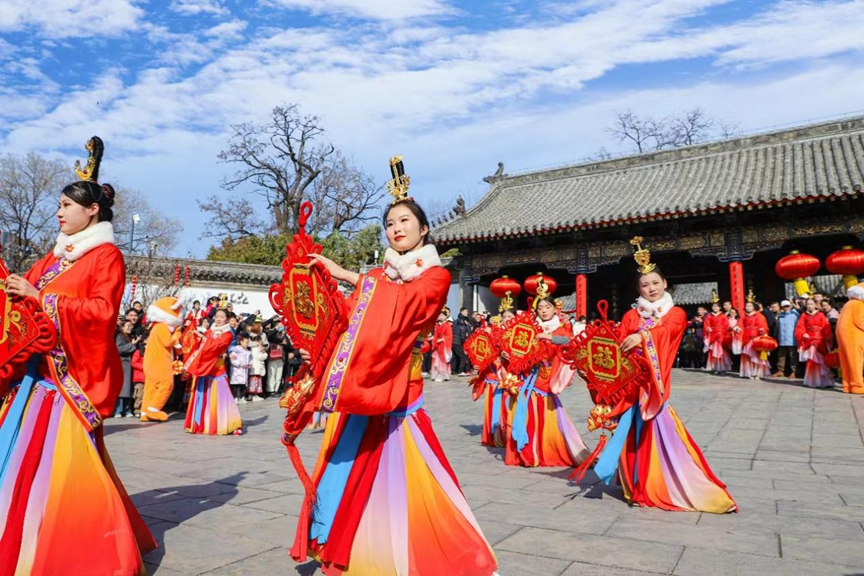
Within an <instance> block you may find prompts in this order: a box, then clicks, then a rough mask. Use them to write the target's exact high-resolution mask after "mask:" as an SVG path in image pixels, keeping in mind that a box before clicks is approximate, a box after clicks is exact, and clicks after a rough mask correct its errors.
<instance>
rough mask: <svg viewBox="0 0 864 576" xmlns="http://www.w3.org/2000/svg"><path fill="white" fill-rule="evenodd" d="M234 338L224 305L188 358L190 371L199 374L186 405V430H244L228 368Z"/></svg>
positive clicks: (220, 432) (221, 433)
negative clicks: (228, 354) (226, 354)
mask: <svg viewBox="0 0 864 576" xmlns="http://www.w3.org/2000/svg"><path fill="white" fill-rule="evenodd" d="M233 341H234V332H233V331H232V330H231V326H230V325H229V324H228V312H227V311H225V310H224V309H221V308H220V309H219V310H217V311H216V314H214V315H213V325H212V326H211V327H210V329H209V330H208V331H207V333H206V334H205V335H204V337H203V338H201V339H200V341H199V342H198V348H197V349H196V350H195V351H193V352H192V353H191V354H190V355H189V359H188V360H187V361H186V367H185V370H186V372H187V373H188V374H190V375H191V376H192V377H194V378H195V381H194V382H193V384H192V392H191V394H190V396H189V407H188V408H187V409H186V431H187V432H189V433H190V434H209V435H219V436H224V435H226V434H234V435H236V436H239V435H240V434H242V433H243V420H242V419H241V418H240V411H239V410H238V409H237V404H236V402H234V397H233V395H232V394H231V387H230V386H229V385H228V372H227V371H226V369H225V353H226V352H227V351H228V347H229V346H231V342H233Z"/></svg>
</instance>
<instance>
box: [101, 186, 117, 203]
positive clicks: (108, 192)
mask: <svg viewBox="0 0 864 576" xmlns="http://www.w3.org/2000/svg"><path fill="white" fill-rule="evenodd" d="M102 194H104V195H105V198H107V199H108V206H109V207H110V206H114V196H115V195H116V194H117V193H116V192H115V191H114V187H113V186H111V184H107V183H106V184H102Z"/></svg>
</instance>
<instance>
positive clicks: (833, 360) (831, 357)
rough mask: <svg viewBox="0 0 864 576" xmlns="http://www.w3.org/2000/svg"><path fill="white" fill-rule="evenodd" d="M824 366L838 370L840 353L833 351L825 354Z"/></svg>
mask: <svg viewBox="0 0 864 576" xmlns="http://www.w3.org/2000/svg"><path fill="white" fill-rule="evenodd" d="M825 365H826V366H828V367H829V368H840V353H839V352H837V351H836V350H835V351H834V352H829V353H828V354H825Z"/></svg>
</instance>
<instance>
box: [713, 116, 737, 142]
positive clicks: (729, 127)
mask: <svg viewBox="0 0 864 576" xmlns="http://www.w3.org/2000/svg"><path fill="white" fill-rule="evenodd" d="M717 133H718V135H719V136H720V138H722V139H723V140H728V139H730V138H737V137H739V136H741V123H740V122H726V121H723V120H718V121H717Z"/></svg>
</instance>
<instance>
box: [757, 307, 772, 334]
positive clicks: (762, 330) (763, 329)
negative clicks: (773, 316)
mask: <svg viewBox="0 0 864 576" xmlns="http://www.w3.org/2000/svg"><path fill="white" fill-rule="evenodd" d="M753 316H754V317H755V318H756V327H757V330H756V334H757V335H759V336H761V335H763V334H770V333H771V329H770V328H769V327H768V320H766V319H765V316H764V315H762V314H761V313H760V312H757V313H756V314H754V315H753Z"/></svg>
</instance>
